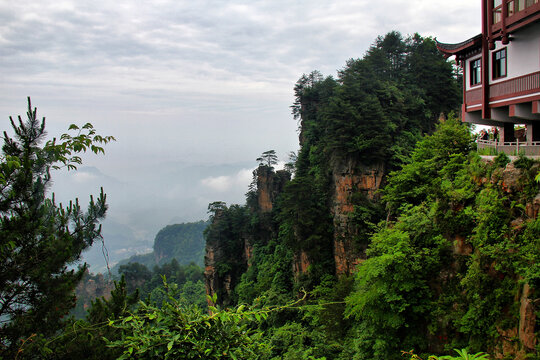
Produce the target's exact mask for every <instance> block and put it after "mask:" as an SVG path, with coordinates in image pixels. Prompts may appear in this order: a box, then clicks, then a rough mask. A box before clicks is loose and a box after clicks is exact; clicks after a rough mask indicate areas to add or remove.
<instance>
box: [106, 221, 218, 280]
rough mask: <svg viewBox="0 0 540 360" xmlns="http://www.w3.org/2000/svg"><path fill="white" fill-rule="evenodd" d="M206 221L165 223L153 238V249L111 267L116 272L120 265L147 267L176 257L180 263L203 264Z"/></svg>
mask: <svg viewBox="0 0 540 360" xmlns="http://www.w3.org/2000/svg"><path fill="white" fill-rule="evenodd" d="M207 226H208V223H207V222H206V221H202V220H201V221H198V222H192V223H182V224H174V225H167V226H165V227H164V228H163V229H161V230H160V231H159V232H158V233H157V235H156V238H155V239H154V246H153V248H154V251H153V252H150V253H148V254H141V255H133V256H131V257H130V258H128V259H125V260H121V261H119V262H118V264H116V265H115V266H114V268H113V272H114V273H118V268H119V266H120V265H124V264H128V263H133V262H138V263H141V264H143V265H145V266H146V267H148V268H149V269H151V268H153V267H154V266H155V265H162V264H165V263H167V262H170V261H171V260H172V259H176V260H177V261H178V263H179V264H180V265H188V264H189V263H191V262H194V263H195V264H197V265H199V266H203V260H204V246H205V241H204V236H203V232H204V229H206V227H207Z"/></svg>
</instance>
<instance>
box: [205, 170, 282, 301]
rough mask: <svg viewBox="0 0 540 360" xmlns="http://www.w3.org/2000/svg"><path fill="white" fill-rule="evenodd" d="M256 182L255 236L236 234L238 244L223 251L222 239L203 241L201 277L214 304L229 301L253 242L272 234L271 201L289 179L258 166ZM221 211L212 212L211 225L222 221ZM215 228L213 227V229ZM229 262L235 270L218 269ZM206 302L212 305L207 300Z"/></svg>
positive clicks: (272, 203) (273, 230)
mask: <svg viewBox="0 0 540 360" xmlns="http://www.w3.org/2000/svg"><path fill="white" fill-rule="evenodd" d="M255 175H256V183H257V194H256V195H257V198H256V199H257V202H256V203H255V204H253V205H251V206H252V207H255V208H250V211H254V212H257V213H259V219H260V223H259V224H258V226H259V228H258V230H257V231H256V233H257V234H258V235H256V236H258V237H257V238H254V236H255V235H253V234H239V235H238V234H237V236H238V237H237V238H235V239H234V241H238V244H241V246H238V247H236V248H235V250H232V253H231V250H230V249H229V250H227V251H228V253H227V254H226V253H225V251H224V249H225V248H226V246H225V245H226V244H224V243H222V242H223V240H220V239H221V238H220V237H219V236H217V237H215V238H214V240H212V241H209V240H208V239H207V241H206V255H205V258H204V265H205V270H204V277H205V283H206V293H207V295H209V296H210V297H213V295H214V294H218V300H217V302H218V304H219V305H223V306H227V305H230V304H231V303H232V301H233V299H232V295H233V290H234V288H235V286H236V285H237V284H238V282H239V280H240V273H241V272H243V271H245V270H246V269H248V268H249V266H250V265H251V258H252V256H253V244H254V243H265V242H267V241H268V240H269V239H270V238H271V237H272V236H275V234H276V232H277V230H276V229H274V228H273V222H272V218H271V214H270V213H271V211H272V209H273V207H274V203H275V201H276V199H277V197H278V195H279V194H280V193H281V191H282V190H283V188H284V186H285V184H286V183H287V182H288V181H289V180H290V173H289V172H287V171H283V170H280V171H277V172H274V170H273V168H271V167H268V166H264V165H261V166H259V167H258V168H257V170H256V172H255ZM222 218H223V213H220V212H219V211H218V212H216V213H215V215H214V219H213V223H212V225H210V226H211V227H212V226H216V224H218V223H219V222H220V221H222ZM217 228H218V227H216V229H217ZM224 263H229V265H232V267H234V268H235V270H233V271H230V270H224V269H223V267H221V268H219V265H220V264H221V265H223V264H224ZM209 304H210V305H216V304H213V303H212V302H211V301H210V300H209Z"/></svg>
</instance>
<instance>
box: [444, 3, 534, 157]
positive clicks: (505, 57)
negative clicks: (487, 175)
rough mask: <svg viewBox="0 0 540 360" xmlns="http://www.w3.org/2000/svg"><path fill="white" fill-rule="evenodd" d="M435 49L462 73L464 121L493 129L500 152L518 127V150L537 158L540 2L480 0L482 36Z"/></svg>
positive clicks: (515, 141) (512, 140)
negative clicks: (453, 59)
mask: <svg viewBox="0 0 540 360" xmlns="http://www.w3.org/2000/svg"><path fill="white" fill-rule="evenodd" d="M437 47H438V48H439V50H440V51H441V52H442V53H443V54H445V56H447V57H450V56H455V57H456V61H457V62H458V63H459V64H460V66H461V67H462V69H463V105H462V119H463V121H465V122H469V123H475V124H481V125H490V126H495V127H497V128H498V129H499V142H498V143H497V144H496V146H498V147H499V148H500V149H501V150H503V151H505V152H509V151H507V150H509V149H515V148H516V146H518V147H519V145H520V144H519V139H517V138H516V136H515V133H514V126H515V125H516V124H523V125H524V126H525V129H526V130H525V137H524V138H525V140H524V143H522V144H521V146H522V147H521V151H522V152H524V153H526V154H529V155H539V154H540V0H482V33H481V34H479V35H476V36H474V37H473V38H471V39H468V40H465V41H463V42H461V43H459V44H444V43H439V42H437ZM522 141H523V139H522ZM479 145H480V144H479ZM507 147H508V149H507Z"/></svg>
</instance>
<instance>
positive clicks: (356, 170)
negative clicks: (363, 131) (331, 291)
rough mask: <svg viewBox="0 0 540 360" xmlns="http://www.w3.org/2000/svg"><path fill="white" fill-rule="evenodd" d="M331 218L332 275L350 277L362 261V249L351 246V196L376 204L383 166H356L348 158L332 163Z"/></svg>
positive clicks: (352, 207) (383, 171)
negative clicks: (355, 195) (334, 271)
mask: <svg viewBox="0 0 540 360" xmlns="http://www.w3.org/2000/svg"><path fill="white" fill-rule="evenodd" d="M332 174H333V175H332V186H333V189H332V190H333V197H332V207H331V211H332V216H333V222H334V261H335V266H336V274H338V275H342V274H346V275H349V274H352V273H353V271H354V269H355V268H356V266H357V265H358V264H359V263H360V262H361V261H362V260H363V259H365V253H364V250H365V248H358V246H357V245H355V244H354V237H355V235H356V232H357V229H356V228H355V227H354V226H353V225H352V224H351V223H350V214H351V213H352V212H353V211H354V204H353V201H352V198H353V195H354V194H356V193H359V192H360V193H361V194H362V195H363V196H364V197H365V198H366V199H367V200H369V201H377V200H378V198H379V195H378V194H377V191H378V190H379V189H380V187H381V185H382V183H383V179H384V176H385V167H384V165H383V164H376V165H373V166H370V167H366V166H359V165H358V164H356V162H355V161H353V160H352V159H348V160H345V161H343V160H334V161H333V162H332Z"/></svg>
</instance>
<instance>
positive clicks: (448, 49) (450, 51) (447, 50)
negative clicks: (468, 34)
mask: <svg viewBox="0 0 540 360" xmlns="http://www.w3.org/2000/svg"><path fill="white" fill-rule="evenodd" d="M435 43H436V45H437V49H439V51H440V52H441V53H443V54H444V55H445V57H447V58H448V57H450V56H453V55H456V56H459V55H461V54H465V53H469V52H471V51H473V50H475V49H480V48H482V34H478V35H476V36H474V37H472V38H470V39H467V40H465V41H462V42H460V43H457V44H447V43H442V42H439V41H437V39H435Z"/></svg>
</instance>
